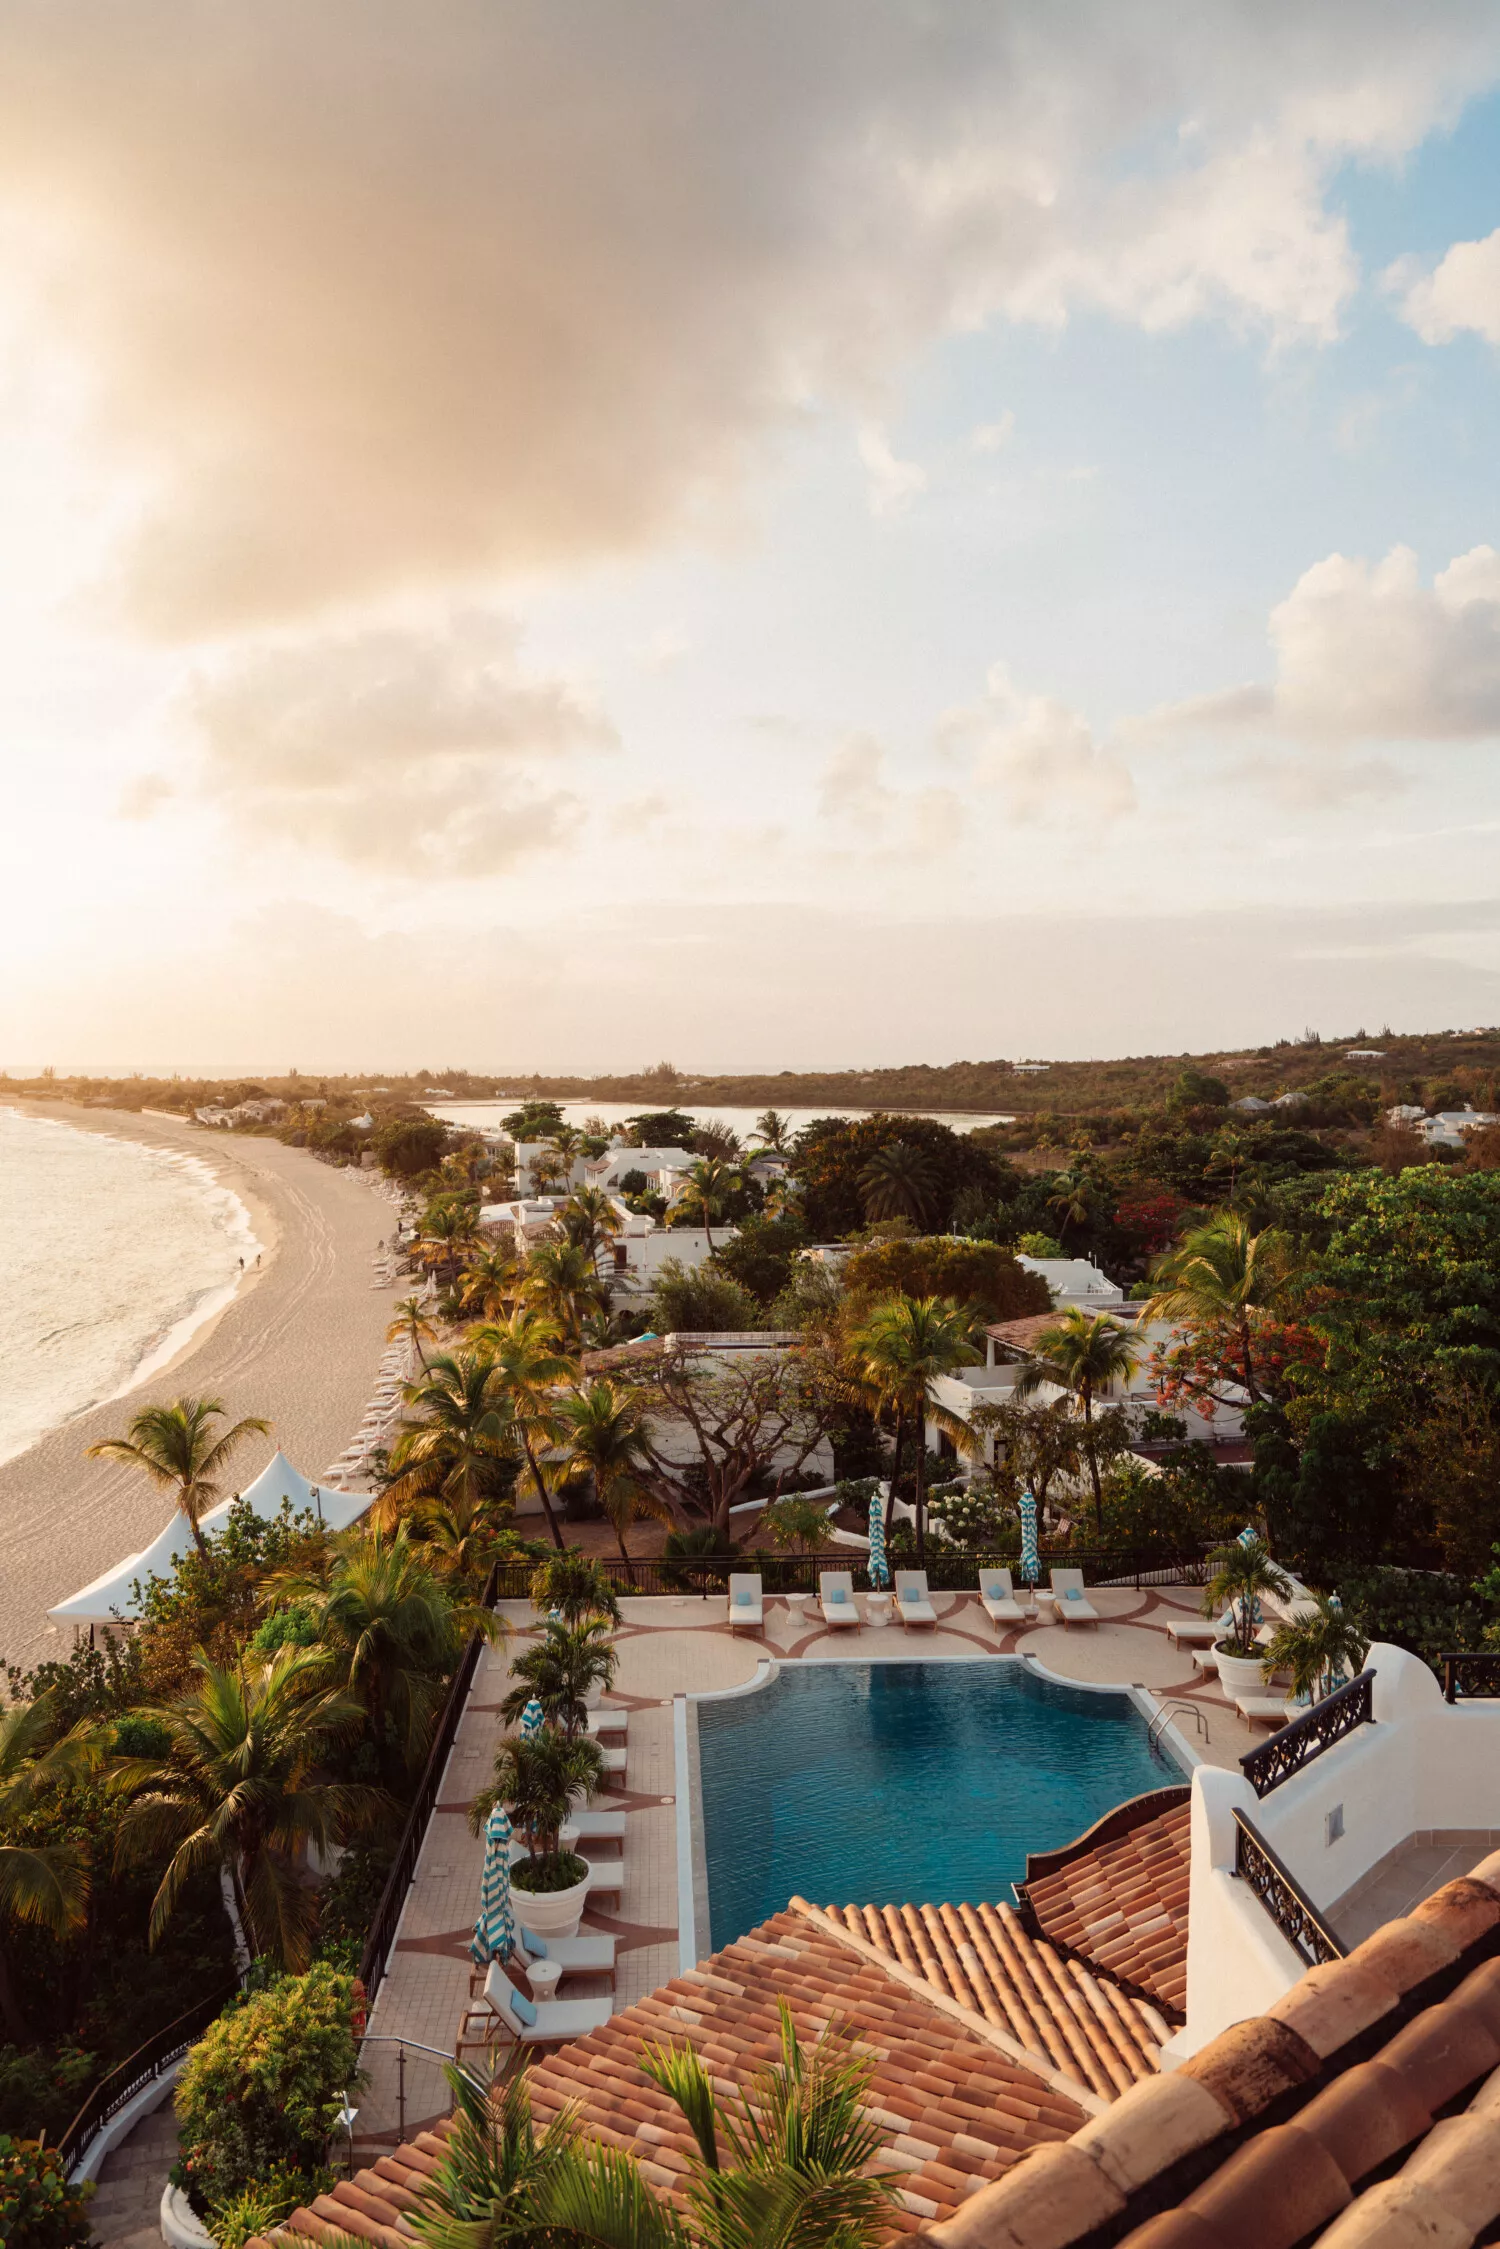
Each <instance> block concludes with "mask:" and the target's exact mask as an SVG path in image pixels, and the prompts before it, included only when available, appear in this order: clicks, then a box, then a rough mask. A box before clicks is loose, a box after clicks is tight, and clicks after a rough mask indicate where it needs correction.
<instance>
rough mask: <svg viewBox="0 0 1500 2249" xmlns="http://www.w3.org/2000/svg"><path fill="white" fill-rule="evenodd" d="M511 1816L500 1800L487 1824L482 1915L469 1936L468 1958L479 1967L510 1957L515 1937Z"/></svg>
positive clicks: (485, 1829)
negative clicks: (511, 1895)
mask: <svg viewBox="0 0 1500 2249" xmlns="http://www.w3.org/2000/svg"><path fill="white" fill-rule="evenodd" d="M510 1833H511V1829H510V1818H509V1815H508V1813H507V1812H506V1809H505V1806H504V1805H503V1804H497V1805H496V1806H495V1808H494V1810H493V1811H492V1812H491V1814H490V1816H489V1818H488V1819H487V1820H486V1822H485V1827H484V1872H483V1874H482V1875H481V1876H480V1878H479V1919H478V1920H477V1921H476V1922H475V1924H474V1934H473V1936H472V1937H471V1938H470V1939H469V1958H470V1959H471V1960H472V1961H473V1963H474V1965H475V1967H476V1968H487V1967H488V1966H489V1964H490V1962H491V1961H492V1960H508V1959H509V1958H510V1955H511V1951H512V1949H513V1948H514V1945H515V1941H516V1917H515V1913H514V1910H513V1909H512V1906H511V1899H510Z"/></svg>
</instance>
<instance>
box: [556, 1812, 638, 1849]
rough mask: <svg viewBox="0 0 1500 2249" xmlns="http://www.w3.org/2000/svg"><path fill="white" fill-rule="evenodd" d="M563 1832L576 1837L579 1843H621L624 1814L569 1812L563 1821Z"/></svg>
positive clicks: (622, 1840)
mask: <svg viewBox="0 0 1500 2249" xmlns="http://www.w3.org/2000/svg"><path fill="white" fill-rule="evenodd" d="M563 1828H564V1832H565V1833H570V1834H572V1835H574V1836H576V1837H577V1839H578V1841H579V1842H580V1843H603V1842H614V1843H623V1842H624V1840H625V1814H624V1813H623V1812H592V1811H589V1810H588V1809H587V1808H585V1809H584V1810H582V1811H577V1812H569V1814H568V1816H567V1819H566V1820H565V1821H564V1823H563Z"/></svg>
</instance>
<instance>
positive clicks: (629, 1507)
mask: <svg viewBox="0 0 1500 2249" xmlns="http://www.w3.org/2000/svg"><path fill="white" fill-rule="evenodd" d="M559 1410H560V1412H561V1415H562V1419H563V1422H564V1425H565V1426H564V1433H563V1442H564V1444H565V1445H566V1446H567V1448H568V1473H569V1474H570V1475H579V1476H589V1477H591V1478H592V1479H593V1485H594V1496H595V1498H596V1499H597V1500H598V1502H599V1505H600V1507H601V1508H602V1509H603V1512H604V1514H605V1516H606V1517H607V1519H608V1521H609V1524H610V1527H611V1529H612V1530H613V1531H614V1534H615V1538H616V1541H617V1542H618V1545H619V1548H620V1554H621V1558H622V1559H623V1560H625V1561H627V1562H628V1561H629V1559H630V1548H629V1547H628V1546H627V1545H626V1543H625V1533H626V1532H627V1531H628V1530H629V1528H630V1526H631V1524H632V1523H633V1522H635V1521H637V1519H638V1518H640V1517H643V1516H655V1518H656V1519H657V1520H658V1521H659V1522H670V1521H671V1509H670V1508H669V1507H667V1506H666V1504H665V1503H664V1502H663V1501H662V1500H660V1499H658V1498H657V1497H656V1496H655V1494H654V1493H652V1492H651V1491H649V1490H648V1489H647V1487H646V1485H645V1484H644V1483H643V1482H642V1480H641V1478H642V1471H643V1470H644V1469H645V1468H646V1467H647V1466H649V1464H650V1460H651V1446H650V1440H649V1437H648V1435H647V1431H646V1417H645V1414H644V1413H643V1411H642V1409H641V1406H640V1403H639V1401H638V1399H637V1398H636V1397H635V1395H634V1393H633V1392H631V1391H629V1390H626V1389H623V1388H621V1387H620V1386H619V1385H618V1384H616V1383H613V1382H604V1381H600V1382H591V1383H590V1384H589V1386H588V1388H587V1389H586V1390H580V1391H577V1392H576V1393H575V1394H574V1396H572V1397H571V1398H565V1399H563V1401H562V1403H561V1406H560V1409H559Z"/></svg>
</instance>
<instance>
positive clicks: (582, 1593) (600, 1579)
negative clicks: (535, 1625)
mask: <svg viewBox="0 0 1500 2249" xmlns="http://www.w3.org/2000/svg"><path fill="white" fill-rule="evenodd" d="M527 1591H528V1593H529V1594H530V1597H531V1605H532V1607H533V1608H534V1609H536V1610H538V1611H541V1610H544V1609H545V1610H552V1609H556V1611H557V1613H558V1615H559V1616H560V1617H561V1618H562V1619H563V1622H564V1623H565V1624H581V1623H582V1622H583V1620H584V1618H585V1617H591V1616H602V1617H603V1618H604V1619H605V1620H606V1622H607V1623H610V1624H618V1623H619V1621H620V1596H619V1595H618V1593H616V1591H615V1588H614V1582H613V1580H612V1579H611V1578H610V1576H609V1574H608V1572H607V1571H606V1569H605V1567H604V1564H603V1563H602V1562H596V1561H595V1559H594V1557H593V1556H592V1555H591V1554H585V1553H584V1551H583V1548H582V1547H581V1546H565V1547H564V1548H563V1550H562V1552H561V1553H560V1554H549V1555H548V1556H547V1559H546V1560H545V1561H544V1562H538V1564H537V1566H536V1568H535V1570H534V1571H533V1572H532V1577H531V1583H530V1585H529V1586H528V1587H527Z"/></svg>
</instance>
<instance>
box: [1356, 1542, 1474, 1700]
mask: <svg viewBox="0 0 1500 2249" xmlns="http://www.w3.org/2000/svg"><path fill="white" fill-rule="evenodd" d="M1338 1590H1339V1593H1340V1595H1341V1596H1342V1599H1343V1603H1344V1607H1345V1609H1346V1610H1347V1611H1348V1612H1349V1615H1350V1616H1351V1617H1352V1618H1353V1620H1354V1622H1355V1623H1356V1624H1357V1625H1358V1627H1359V1629H1360V1631H1361V1632H1362V1633H1364V1635H1365V1637H1366V1638H1367V1639H1370V1640H1386V1641H1389V1642H1390V1644H1391V1645H1392V1646H1393V1647H1397V1648H1406V1649H1409V1650H1410V1652H1411V1653H1412V1654H1413V1655H1416V1656H1421V1658H1422V1659H1423V1661H1424V1662H1425V1663H1430V1664H1431V1666H1432V1668H1433V1670H1434V1671H1435V1672H1436V1673H1437V1675H1438V1677H1439V1678H1441V1677H1442V1675H1443V1664H1442V1659H1443V1657H1444V1656H1445V1655H1451V1654H1454V1653H1455V1652H1462V1651H1463V1650H1465V1649H1469V1648H1479V1647H1482V1646H1484V1645H1485V1644H1486V1632H1487V1621H1488V1616H1489V1613H1490V1612H1489V1609H1488V1605H1487V1603H1486V1601H1485V1599H1484V1598H1483V1597H1482V1596H1481V1594H1480V1592H1479V1589H1478V1588H1475V1587H1470V1586H1469V1585H1467V1584H1466V1583H1465V1582H1464V1580H1463V1579H1462V1578H1461V1577H1453V1576H1451V1575H1450V1574H1449V1573H1448V1572H1446V1571H1443V1570H1403V1569H1371V1570H1347V1571H1345V1572H1344V1573H1343V1575H1342V1576H1341V1577H1340V1579H1339V1586H1338Z"/></svg>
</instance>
